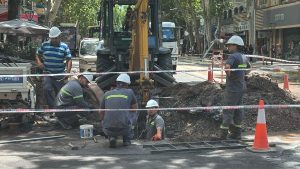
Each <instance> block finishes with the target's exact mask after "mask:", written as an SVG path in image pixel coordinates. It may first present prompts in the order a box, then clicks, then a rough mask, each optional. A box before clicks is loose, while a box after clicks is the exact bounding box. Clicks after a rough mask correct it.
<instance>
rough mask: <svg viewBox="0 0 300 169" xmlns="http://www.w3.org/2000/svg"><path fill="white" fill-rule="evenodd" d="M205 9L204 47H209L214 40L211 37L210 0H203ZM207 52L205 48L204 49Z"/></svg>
mask: <svg viewBox="0 0 300 169" xmlns="http://www.w3.org/2000/svg"><path fill="white" fill-rule="evenodd" d="M202 6H203V11H204V21H205V30H204V32H205V46H204V49H207V47H208V45H209V44H210V42H211V41H212V37H211V20H212V18H211V14H210V3H209V0H203V1H202ZM203 52H205V50H203Z"/></svg>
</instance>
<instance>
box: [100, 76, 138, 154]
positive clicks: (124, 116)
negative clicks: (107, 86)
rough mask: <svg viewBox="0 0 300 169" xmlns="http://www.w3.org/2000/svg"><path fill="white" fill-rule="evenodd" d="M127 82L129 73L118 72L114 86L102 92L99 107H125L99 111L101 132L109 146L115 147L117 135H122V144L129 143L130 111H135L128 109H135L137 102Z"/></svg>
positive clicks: (126, 144) (128, 81)
mask: <svg viewBox="0 0 300 169" xmlns="http://www.w3.org/2000/svg"><path fill="white" fill-rule="evenodd" d="M129 84H130V77H129V75H128V74H125V73H123V74H120V75H119V76H118V78H117V80H116V88H115V89H113V90H111V91H108V92H106V93H105V94H104V98H103V101H102V104H101V109H127V110H113V111H101V112H100V120H102V128H103V132H104V133H105V134H106V135H107V136H108V138H109V144H110V147H111V148H115V147H116V143H117V137H118V136H123V146H128V145H130V144H131V142H130V139H131V138H130V135H131V125H132V123H133V121H132V119H131V113H135V110H133V111H128V109H137V108H138V104H137V100H136V97H135V95H134V92H133V90H131V89H128V85H129Z"/></svg>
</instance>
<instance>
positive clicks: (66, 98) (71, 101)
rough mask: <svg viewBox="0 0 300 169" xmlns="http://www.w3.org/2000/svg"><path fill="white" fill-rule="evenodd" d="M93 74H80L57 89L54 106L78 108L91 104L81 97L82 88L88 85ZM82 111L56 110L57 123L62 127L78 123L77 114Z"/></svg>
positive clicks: (74, 125) (69, 127) (68, 127)
mask: <svg viewBox="0 0 300 169" xmlns="http://www.w3.org/2000/svg"><path fill="white" fill-rule="evenodd" d="M92 79H93V75H90V74H81V75H79V76H78V79H75V80H71V81H69V82H68V83H67V84H65V85H64V86H63V87H62V88H61V89H60V91H59V93H58V95H57V98H56V108H58V109H78V108H90V107H91V106H90V105H89V104H88V103H87V102H86V101H85V100H84V98H83V90H82V88H85V87H88V84H89V83H90V82H91V81H92ZM80 113H82V112H72V111H70V112H57V113H56V117H57V118H58V123H59V124H60V125H61V126H62V127H63V128H64V129H71V128H72V127H76V126H78V125H79V122H78V120H79V117H78V114H80Z"/></svg>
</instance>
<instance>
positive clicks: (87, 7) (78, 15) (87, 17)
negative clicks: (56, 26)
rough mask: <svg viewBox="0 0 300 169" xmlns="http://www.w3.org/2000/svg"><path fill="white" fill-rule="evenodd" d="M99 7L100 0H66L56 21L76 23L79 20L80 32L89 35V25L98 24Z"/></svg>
mask: <svg viewBox="0 0 300 169" xmlns="http://www.w3.org/2000/svg"><path fill="white" fill-rule="evenodd" d="M99 8H100V0H84V1H80V0H64V1H62V4H61V10H59V12H58V18H57V19H56V20H55V23H62V22H68V23H75V22H76V21H78V22H79V23H78V24H79V31H80V34H81V35H87V33H88V30H87V27H88V26H92V25H98V21H97V14H98V11H99Z"/></svg>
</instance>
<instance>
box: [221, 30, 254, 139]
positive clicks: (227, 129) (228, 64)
mask: <svg viewBox="0 0 300 169" xmlns="http://www.w3.org/2000/svg"><path fill="white" fill-rule="evenodd" d="M226 45H227V48H228V50H229V52H230V56H229V57H228V59H227V60H226V61H225V69H227V70H226V88H225V94H224V104H225V106H232V105H242V104H243V100H242V99H243V94H244V92H245V90H246V82H245V75H246V74H247V73H248V72H249V71H247V70H243V69H248V68H250V67H251V65H250V62H249V61H248V58H247V57H246V56H245V55H243V54H242V53H241V51H240V49H241V47H242V46H244V41H243V39H242V38H241V37H239V36H237V35H234V36H232V37H231V38H230V39H229V40H228V41H227V43H226ZM229 69H238V70H229ZM222 119H223V121H222V124H221V127H220V128H221V133H220V139H227V138H230V139H241V132H242V128H241V123H242V120H243V110H242V109H236V110H224V111H223V118H222Z"/></svg>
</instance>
